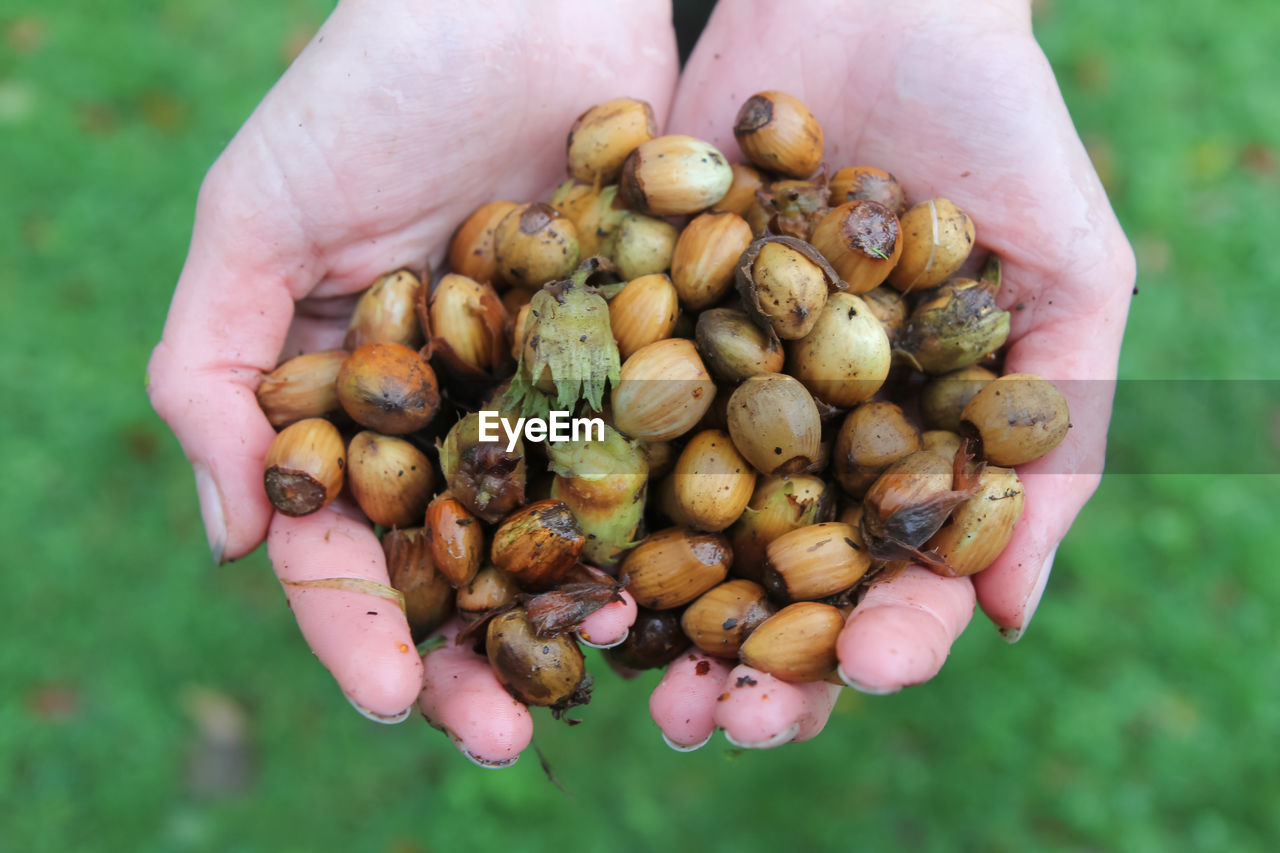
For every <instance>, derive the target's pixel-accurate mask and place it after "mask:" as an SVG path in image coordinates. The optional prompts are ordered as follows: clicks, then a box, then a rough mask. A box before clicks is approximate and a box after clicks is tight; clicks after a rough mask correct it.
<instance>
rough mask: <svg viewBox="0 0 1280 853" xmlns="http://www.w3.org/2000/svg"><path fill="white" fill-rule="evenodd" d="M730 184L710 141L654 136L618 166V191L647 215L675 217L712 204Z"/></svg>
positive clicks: (728, 173)
mask: <svg viewBox="0 0 1280 853" xmlns="http://www.w3.org/2000/svg"><path fill="white" fill-rule="evenodd" d="M732 183H733V169H731V168H730V167H729V161H728V160H726V159H725V157H724V155H723V154H721V153H720V152H719V151H718V150H716V147H715V146H714V145H712V144H711V143H710V142H705V141H703V140H701V139H695V138H694V137H692V136H681V135H679V134H673V135H669V136H659V137H657V138H656V139H651V140H649V141H648V142H645V143H644V144H642V145H640V146H639V147H637V148H636V149H635V150H634V151H632V152H631V154H630V156H628V157H627V159H626V162H624V163H623V164H622V177H621V179H620V182H619V185H618V195H619V197H620V198H621V199H622V200H623V202H624V203H625V204H626V206H627V207H629V208H631V209H632V210H636V211H639V212H641V213H647V214H649V215H650V216H681V215H683V214H686V213H697V212H698V211H700V210H704V209H706V208H708V207H710V206H711V205H713V204H715V203H716V202H717V201H719V200H720V199H721V198H723V197H724V194H725V193H726V192H728V190H729V185H730V184H732Z"/></svg>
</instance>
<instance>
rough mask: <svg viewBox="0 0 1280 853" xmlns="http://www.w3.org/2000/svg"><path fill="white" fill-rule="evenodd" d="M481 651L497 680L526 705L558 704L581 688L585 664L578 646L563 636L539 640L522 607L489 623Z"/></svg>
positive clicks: (584, 674) (585, 673)
mask: <svg viewBox="0 0 1280 853" xmlns="http://www.w3.org/2000/svg"><path fill="white" fill-rule="evenodd" d="M485 651H486V654H488V656H489V664H490V666H492V667H493V672H494V675H496V676H497V677H498V681H500V682H502V686H503V687H505V688H507V691H508V692H509V693H510V694H511V695H512V696H514V697H515V698H516V699H518V700H520V701H521V702H524V703H525V704H526V705H542V706H546V705H559V704H561V703H565V702H567V701H568V700H570V699H571V697H572V696H573V695H574V694H575V693H576V692H577V691H578V690H579V688H580V687H582V686H584V685H583V681H584V680H585V679H586V675H587V669H586V661H585V660H584V659H583V657H582V650H581V649H579V648H578V644H577V643H575V642H574V641H573V640H572V639H570V638H569V637H568V636H567V635H564V634H560V635H557V636H554V637H539V636H538V635H537V634H535V633H534V631H533V626H532V624H530V622H529V616H528V614H526V613H525V612H524V610H523V609H522V608H516V609H515V610H510V611H508V612H506V613H503V614H500V615H498V616H495V617H493V619H492V620H490V621H489V627H488V630H487V631H486V634H485Z"/></svg>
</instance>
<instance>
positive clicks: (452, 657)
mask: <svg viewBox="0 0 1280 853" xmlns="http://www.w3.org/2000/svg"><path fill="white" fill-rule="evenodd" d="M422 661H423V668H424V674H423V687H422V692H421V694H420V695H419V697H418V708H419V710H421V712H422V715H423V716H424V717H426V719H427V721H428V722H430V723H431V724H432V725H433V726H435V727H437V728H440V729H442V730H443V731H444V732H445V733H446V734H448V736H449V738H450V740H452V741H453V743H454V745H455V746H456V747H457V748H458V751H459V752H461V753H462V754H463V755H464V756H466V757H467V759H468V760H469V761H471V762H473V763H475V764H477V765H478V766H480V767H491V768H496V767H509V766H511V765H512V764H514V763H515V762H516V760H517V759H519V757H520V754H521V753H522V752H524V750H525V749H526V748H527V747H528V746H529V744H530V743H531V742H532V741H533V717H532V715H531V714H530V713H529V709H528V708H526V707H525V706H524V705H523V704H521V703H520V702H517V701H516V700H515V699H514V698H513V697H512V696H511V694H510V693H508V692H507V691H506V689H505V688H504V687H503V686H502V684H501V683H500V682H499V681H498V679H497V676H495V675H494V674H493V670H492V669H491V668H490V666H489V662H488V661H487V660H485V659H484V658H483V657H481V656H479V655H477V654H476V653H475V652H473V651H471V650H470V649H469V648H467V647H465V646H457V645H454V644H453V643H452V642H451V641H447V642H446V645H445V646H443V647H441V648H439V649H436V650H435V651H432V652H429V653H428V654H427V655H426V656H424V657H423V659H422Z"/></svg>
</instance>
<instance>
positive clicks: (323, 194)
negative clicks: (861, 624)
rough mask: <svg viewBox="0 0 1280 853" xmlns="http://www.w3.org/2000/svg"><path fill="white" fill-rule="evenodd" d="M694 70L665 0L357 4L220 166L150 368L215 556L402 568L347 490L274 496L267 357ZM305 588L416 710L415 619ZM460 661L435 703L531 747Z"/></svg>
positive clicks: (437, 690) (320, 627)
mask: <svg viewBox="0 0 1280 853" xmlns="http://www.w3.org/2000/svg"><path fill="white" fill-rule="evenodd" d="M620 6H621V8H620ZM675 77H676V54H675V39H674V36H673V34H672V30H671V25H670V9H669V6H668V4H666V3H663V2H661V0H636V2H632V3H628V4H612V3H608V4H599V3H590V2H581V0H566V2H560V3H557V4H555V5H554V6H549V5H548V4H538V5H536V6H535V5H524V4H502V5H500V6H491V5H489V4H471V3H467V4H455V5H452V6H451V5H448V4H424V3H415V2H411V0H376V2H375V0H343V2H341V3H339V5H338V7H337V9H336V10H335V11H334V12H333V14H332V15H331V16H330V18H329V19H328V21H326V22H325V24H324V25H323V26H322V27H321V29H320V31H319V32H318V33H317V35H316V36H315V38H313V39H312V41H311V43H310V44H309V45H308V46H307V47H306V49H305V50H304V51H303V52H302V54H301V55H300V56H299V57H298V58H297V60H296V61H295V62H294V63H293V65H292V66H291V67H290V68H289V70H288V71H287V72H286V73H285V74H284V76H283V77H282V78H281V79H280V81H279V82H278V83H277V84H276V85H275V87H273V88H272V90H271V91H270V92H269V93H268V94H267V96H266V97H265V98H264V100H263V101H262V103H261V104H259V106H258V108H257V109H256V110H255V111H254V113H253V115H252V116H251V117H250V118H249V120H248V121H247V122H245V124H244V126H243V127H242V128H241V129H240V131H239V132H238V133H237V134H236V136H235V138H234V139H233V140H232V141H231V143H230V144H229V145H228V146H227V149H226V150H225V151H224V152H223V153H222V155H221V156H220V157H219V158H218V160H217V162H216V163H214V165H213V167H212V168H211V169H210V170H209V173H208V175H207V176H206V178H205V180H204V183H203V185H202V187H201V190H200V198H199V201H198V204H197V209H196V220H195V227H194V230H193V233H192V238H191V247H190V251H189V254H188V256H187V259H186V263H185V265H184V267H183V270H182V274H181V277H180V278H179V280H178V284H177V288H176V291H175V293H174V296H173V302H172V304H171V306H170V310H169V315H168V318H167V320H166V322H165V328H164V334H163V337H162V339H161V341H160V343H159V345H157V346H156V348H155V351H154V352H153V354H152V357H151V361H150V364H149V366H148V375H149V383H148V391H149V394H150V397H151V401H152V405H153V406H154V407H155V409H156V411H157V412H158V413H159V414H160V416H161V417H162V418H163V419H164V420H165V422H166V423H167V424H168V425H169V426H170V428H171V429H172V430H173V432H174V434H175V435H176V436H177V438H178V440H179V442H181V444H182V447H183V450H184V452H185V453H186V455H187V458H188V459H189V460H190V462H191V464H192V466H193V468H194V469H195V477H196V487H197V492H198V495H199V499H200V509H201V514H202V516H203V518H204V523H205V530H206V533H207V534H208V537H209V544H210V547H211V548H212V550H213V555H214V560H215V562H219V563H221V562H223V561H225V560H229V559H234V558H237V557H241V556H243V555H245V554H248V553H249V552H250V551H252V550H254V549H255V548H256V547H257V546H258V545H259V544H260V543H261V542H262V541H263V540H264V538H265V539H266V541H267V550H268V555H269V556H270V559H271V562H272V564H273V566H274V567H275V570H276V572H277V575H278V576H279V577H280V579H281V580H282V581H300V580H301V581H305V580H312V579H318V578H326V577H355V578H361V579H365V580H370V581H375V582H378V583H382V584H386V583H387V582H388V579H387V572H386V565H385V560H384V557H383V553H382V549H381V547H380V545H379V543H378V540H377V538H376V537H375V536H374V533H373V530H372V528H371V526H370V525H369V523H368V522H367V520H365V519H364V518H363V516H362V515H361V514H360V513H359V511H358V510H356V509H354V508H353V507H351V506H349V505H344V504H343V503H342V502H341V500H340V501H338V502H335V504H333V505H331V506H330V507H328V508H326V509H324V510H321V511H319V512H317V513H314V514H313V515H310V516H306V517H303V518H289V517H286V516H283V515H278V514H275V513H274V512H273V509H272V507H271V505H270V504H269V503H268V501H267V498H266V494H265V492H264V490H263V485H262V463H263V458H264V456H265V454H266V451H267V447H268V445H269V444H270V442H271V440H272V437H273V436H274V430H272V428H271V426H270V424H268V422H267V420H266V417H265V416H264V415H263V413H262V411H261V409H260V408H259V407H258V404H257V400H256V398H255V394H254V392H255V389H256V388H257V385H258V383H259V381H260V379H261V377H262V374H263V373H264V372H266V371H269V370H271V369H273V368H274V367H275V366H276V365H277V363H278V362H279V361H280V360H281V359H282V357H289V356H293V355H297V354H299V353H300V352H305V351H311V350H317V349H328V348H331V347H336V346H340V345H341V340H342V335H343V332H344V330H345V326H346V318H347V316H349V313H350V309H351V307H352V306H353V305H354V298H355V294H357V293H358V292H359V291H360V290H362V289H363V288H365V287H367V286H368V285H369V284H370V283H371V282H373V281H374V280H375V279H376V278H377V277H378V276H379V275H380V274H382V273H384V272H385V271H387V270H392V269H396V268H397V267H401V266H405V267H409V268H415V269H422V268H423V267H424V266H427V267H430V266H431V265H432V264H434V263H436V262H438V261H439V260H440V258H442V257H443V255H444V252H445V250H446V249H447V246H448V241H449V238H450V235H451V233H452V232H453V230H454V228H455V227H456V226H457V225H458V223H460V222H461V221H462V220H463V219H464V218H465V217H466V216H467V215H468V214H469V213H470V212H471V211H472V210H473V209H475V208H476V207H478V206H479V205H480V204H482V203H484V202H488V201H492V200H494V199H500V198H507V199H512V200H515V201H527V200H532V199H537V198H542V197H545V194H546V193H547V191H548V190H549V189H550V187H552V186H554V185H555V184H556V183H558V182H559V181H560V180H563V177H564V144H565V142H564V140H565V134H566V132H567V129H568V128H569V126H570V125H571V124H572V122H573V120H574V119H575V118H576V117H577V116H578V115H579V114H580V113H581V112H582V111H583V110H584V109H585V108H586V106H589V105H591V104H594V103H599V102H601V101H604V100H608V99H610V98H614V97H617V96H618V95H619V94H620V93H625V94H627V95H630V96H633V97H637V98H644V99H646V100H648V101H649V102H650V103H651V104H652V105H653V108H654V110H655V114H656V115H657V117H658V118H659V120H660V121H661V120H663V119H664V118H665V115H666V111H667V108H668V106H669V103H670V98H671V92H672V90H673V88H674V85H675ZM285 592H286V595H287V597H288V599H289V604H290V606H291V607H292V609H293V612H294V615H295V616H296V617H297V620H298V624H299V626H300V628H301V629H302V633H303V635H304V636H305V638H306V640H307V642H308V643H309V644H310V646H311V648H312V650H313V651H314V652H315V654H316V656H317V657H318V658H319V659H320V661H321V663H323V664H324V665H325V666H326V667H327V668H328V669H329V671H330V672H331V673H332V674H333V675H334V677H335V678H336V679H337V681H338V684H339V686H340V687H341V689H342V691H343V693H344V694H345V695H346V696H347V698H348V699H349V700H350V701H351V703H352V704H353V705H354V706H355V707H356V708H357V709H359V710H360V711H361V712H362V713H364V714H365V715H367V716H369V717H371V718H373V719H377V720H381V721H385V722H395V721H399V720H401V719H404V717H405V716H406V715H407V714H408V713H409V711H410V709H411V708H412V707H413V705H414V702H415V700H416V699H417V698H418V695H419V692H420V691H421V690H422V687H423V663H422V661H421V660H420V659H419V658H418V656H417V655H416V654H415V653H414V652H413V642H412V640H411V639H410V635H409V628H408V625H407V623H406V622H405V619H404V617H403V614H401V613H400V612H399V610H397V609H396V608H394V607H389V606H388V605H387V603H386V602H385V601H383V600H381V599H377V598H373V597H370V596H367V595H364V594H361V593H356V592H349V591H342V590H333V589H315V588H299V587H286V590H285ZM440 654H442V655H443V652H441V653H440ZM447 659H449V660H451V659H452V656H451V657H449V658H447ZM430 663H431V662H430V661H429V662H428V668H430ZM456 663H457V665H458V667H460V669H459V672H461V673H464V674H465V675H466V677H467V678H468V679H469V681H468V685H469V688H468V690H465V691H456V690H454V685H453V681H454V679H446V680H443V681H435V680H432V679H428V684H427V687H428V688H429V691H428V692H430V693H432V695H431V696H428V697H425V698H424V708H425V707H428V706H429V707H430V708H431V709H432V716H433V719H434V721H435V722H437V724H440V725H442V726H444V727H446V728H449V729H450V730H451V731H452V733H453V734H454V735H455V740H456V741H457V742H458V745H459V748H460V749H462V750H463V751H464V753H466V754H467V755H469V756H471V757H472V758H473V759H475V760H477V761H478V762H480V763H483V764H490V765H492V764H502V763H504V762H509V761H511V760H514V758H515V757H516V756H517V755H518V754H519V752H520V750H522V749H523V748H524V746H525V745H527V743H528V737H529V733H528V732H527V731H524V730H523V729H521V728H520V725H519V724H518V723H511V727H509V728H508V729H507V730H506V731H505V732H504V731H501V729H502V727H503V725H505V723H503V722H501V721H500V720H506V721H508V722H510V720H512V719H514V718H513V717H512V716H507V717H502V718H495V723H494V725H493V726H490V727H488V728H484V729H473V728H465V729H464V727H463V724H464V722H465V721H467V720H470V719H475V718H483V717H484V716H485V715H486V714H488V713H489V709H490V708H493V707H497V706H498V704H500V703H501V702H506V703H508V704H509V703H511V701H512V700H511V699H510V697H509V696H508V695H507V694H506V692H505V691H504V690H503V689H502V687H501V686H500V685H499V684H498V682H497V681H496V679H495V678H494V677H493V676H492V673H488V675H487V676H486V675H485V674H484V673H485V672H487V664H485V662H484V660H483V659H482V658H479V657H476V656H475V655H471V656H470V658H462V657H459V658H458V660H457V661H456ZM482 670H483V671H482ZM521 710H522V711H523V709H521ZM513 713H514V712H513ZM514 716H515V717H518V716H519V714H514ZM525 717H527V712H525Z"/></svg>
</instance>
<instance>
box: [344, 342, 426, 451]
mask: <svg viewBox="0 0 1280 853" xmlns="http://www.w3.org/2000/svg"><path fill="white" fill-rule="evenodd" d="M337 390H338V400H339V401H340V402H341V403H342V408H343V409H344V410H345V411H346V413H347V414H348V415H350V416H351V418H352V420H354V421H355V422H356V423H358V424H360V425H361V426H364V427H368V428H369V429H371V430H375V431H376V432H380V433H382V434H383V435H403V434H404V433H409V432H415V431H417V430H420V429H422V428H423V427H425V426H426V425H427V424H429V423H430V422H431V419H432V418H433V417H435V414H436V412H437V411H438V410H439V408H440V391H439V388H438V386H437V384H436V374H435V371H433V370H432V369H431V365H429V364H427V363H426V362H425V361H423V360H422V357H421V356H420V355H419V354H418V353H417V352H416V351H414V350H411V349H409V348H408V347H406V346H404V345H402V344H396V343H391V342H381V343H372V344H365V345H364V346H361V347H359V348H358V349H356V350H355V351H354V352H353V353H351V355H350V357H349V358H347V360H346V361H345V362H344V363H343V365H342V369H341V370H340V371H339V372H338V380H337Z"/></svg>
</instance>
